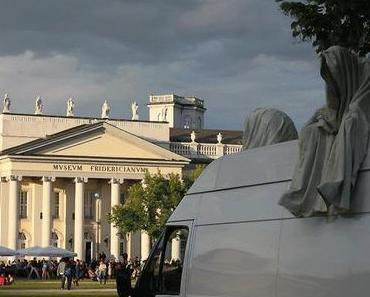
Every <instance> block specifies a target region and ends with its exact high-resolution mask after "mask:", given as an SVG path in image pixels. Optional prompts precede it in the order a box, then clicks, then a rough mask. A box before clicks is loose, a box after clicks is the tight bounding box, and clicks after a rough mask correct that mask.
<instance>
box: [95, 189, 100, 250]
mask: <svg viewBox="0 0 370 297" xmlns="http://www.w3.org/2000/svg"><path fill="white" fill-rule="evenodd" d="M94 198H95V200H96V204H95V205H96V213H95V222H96V233H97V234H96V255H97V256H98V255H99V253H100V241H101V238H100V237H101V234H100V223H101V215H100V203H101V195H100V193H99V192H95V193H94Z"/></svg>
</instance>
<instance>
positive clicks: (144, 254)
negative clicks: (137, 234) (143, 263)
mask: <svg viewBox="0 0 370 297" xmlns="http://www.w3.org/2000/svg"><path fill="white" fill-rule="evenodd" d="M149 253H150V237H149V235H148V233H146V232H145V231H143V230H142V231H141V260H146V259H148V257H149Z"/></svg>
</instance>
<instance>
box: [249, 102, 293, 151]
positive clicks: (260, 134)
mask: <svg viewBox="0 0 370 297" xmlns="http://www.w3.org/2000/svg"><path fill="white" fill-rule="evenodd" d="M297 138H298V133H297V129H296V128H295V126H294V123H293V121H292V120H291V119H290V117H289V116H288V115H287V114H285V113H284V112H282V111H280V110H277V109H273V108H257V109H256V110H254V111H253V112H252V113H251V114H250V115H249V116H248V118H247V120H246V122H245V128H244V135H243V149H251V148H256V147H260V146H265V145H271V144H275V143H279V142H284V141H289V140H294V139H297Z"/></svg>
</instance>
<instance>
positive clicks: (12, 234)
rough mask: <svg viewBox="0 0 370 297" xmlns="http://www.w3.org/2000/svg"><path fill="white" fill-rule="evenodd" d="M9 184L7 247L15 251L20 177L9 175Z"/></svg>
mask: <svg viewBox="0 0 370 297" xmlns="http://www.w3.org/2000/svg"><path fill="white" fill-rule="evenodd" d="M7 180H8V182H9V208H8V211H9V226H8V247H9V248H11V249H17V239H18V232H19V230H18V228H19V227H18V226H19V213H18V212H19V185H20V181H21V180H22V177H21V176H15V175H11V176H10V177H9V178H8V179H7Z"/></svg>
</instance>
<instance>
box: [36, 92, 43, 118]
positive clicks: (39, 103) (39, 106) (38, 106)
mask: <svg viewBox="0 0 370 297" xmlns="http://www.w3.org/2000/svg"><path fill="white" fill-rule="evenodd" d="M42 109H43V105H42V101H41V97H40V96H37V98H36V102H35V114H42Z"/></svg>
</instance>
